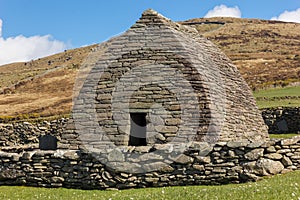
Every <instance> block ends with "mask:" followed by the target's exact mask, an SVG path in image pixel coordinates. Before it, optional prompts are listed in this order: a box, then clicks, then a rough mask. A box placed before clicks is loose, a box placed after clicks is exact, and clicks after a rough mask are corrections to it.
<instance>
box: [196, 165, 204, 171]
mask: <svg viewBox="0 0 300 200" xmlns="http://www.w3.org/2000/svg"><path fill="white" fill-rule="evenodd" d="M193 168H194V169H196V170H199V171H204V170H205V167H204V166H203V165H198V164H194V165H193Z"/></svg>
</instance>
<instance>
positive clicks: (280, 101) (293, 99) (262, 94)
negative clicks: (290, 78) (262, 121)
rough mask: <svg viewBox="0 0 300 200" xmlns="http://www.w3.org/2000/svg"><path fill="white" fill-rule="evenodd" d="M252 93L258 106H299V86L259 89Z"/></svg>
mask: <svg viewBox="0 0 300 200" xmlns="http://www.w3.org/2000/svg"><path fill="white" fill-rule="evenodd" d="M253 95H254V97H255V98H256V102H257V105H258V107H259V108H271V107H298V106H300V86H294V87H286V88H275V89H267V90H260V91H255V92H253ZM284 97H287V98H284Z"/></svg>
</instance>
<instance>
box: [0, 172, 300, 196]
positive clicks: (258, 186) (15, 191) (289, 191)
mask: <svg viewBox="0 0 300 200" xmlns="http://www.w3.org/2000/svg"><path fill="white" fill-rule="evenodd" d="M299 186H300V171H295V172H291V173H288V174H285V175H276V176H273V177H271V178H265V179H264V180H262V181H259V182H252V183H246V184H229V185H222V186H181V187H166V188H146V189H132V190H121V191H102V190H75V189H65V188H57V189H49V188H32V187H17V186H2V187H0V199H6V200H9V199H10V200H16V199H22V200H27V199H28V200H29V199H30V200H31V199H62V200H63V199H72V200H77V199H79V200H82V199H88V200H90V199H91V200H92V199H107V200H109V199H110V200H117V199H122V200H123V199H129V200H133V199H171V200H174V199H187V200H188V199H203V200H204V199H209V200H213V199H218V200H222V199H224V200H227V199H231V200H234V199H247V200H251V199H253V200H260V199H263V200H268V199H270V200H271V199H272V200H282V199H289V200H299V199H300V189H299Z"/></svg>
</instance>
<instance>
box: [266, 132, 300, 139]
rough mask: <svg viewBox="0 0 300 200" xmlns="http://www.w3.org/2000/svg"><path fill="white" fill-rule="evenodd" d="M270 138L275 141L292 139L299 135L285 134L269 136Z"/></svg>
mask: <svg viewBox="0 0 300 200" xmlns="http://www.w3.org/2000/svg"><path fill="white" fill-rule="evenodd" d="M269 135H270V138H275V139H287V138H291V137H294V136H297V135H299V134H296V133H287V134H286V133H285V134H269Z"/></svg>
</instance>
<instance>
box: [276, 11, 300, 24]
mask: <svg viewBox="0 0 300 200" xmlns="http://www.w3.org/2000/svg"><path fill="white" fill-rule="evenodd" d="M271 20H279V21H284V22H297V23H300V8H298V9H297V10H293V11H287V10H286V11H284V12H283V13H281V14H280V15H279V16H278V17H272V19H271Z"/></svg>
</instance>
